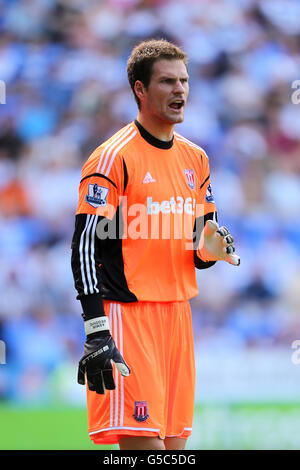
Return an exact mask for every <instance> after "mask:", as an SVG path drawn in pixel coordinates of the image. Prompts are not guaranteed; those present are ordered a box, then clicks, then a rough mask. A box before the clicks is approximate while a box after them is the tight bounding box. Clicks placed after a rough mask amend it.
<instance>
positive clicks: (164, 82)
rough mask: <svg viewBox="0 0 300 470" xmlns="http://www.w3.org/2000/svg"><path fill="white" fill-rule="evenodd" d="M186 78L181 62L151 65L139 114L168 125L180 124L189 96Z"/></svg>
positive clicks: (163, 61) (163, 60)
mask: <svg viewBox="0 0 300 470" xmlns="http://www.w3.org/2000/svg"><path fill="white" fill-rule="evenodd" d="M188 78H189V76H188V73H187V69H186V66H185V64H184V62H183V61H182V60H166V59H161V60H158V61H156V62H155V63H154V64H153V68H152V75H151V80H150V83H149V85H148V87H147V88H146V89H145V88H144V94H143V96H142V99H141V106H142V107H141V112H142V113H147V115H148V117H152V118H153V119H159V120H161V121H163V122H164V123H168V124H176V123H177V122H182V121H183V119H184V108H185V105H186V100H187V97H188V94H189V84H188Z"/></svg>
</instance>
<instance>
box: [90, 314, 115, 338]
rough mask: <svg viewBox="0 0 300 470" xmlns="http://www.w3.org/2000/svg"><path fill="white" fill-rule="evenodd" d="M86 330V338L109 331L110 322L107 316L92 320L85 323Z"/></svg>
mask: <svg viewBox="0 0 300 470" xmlns="http://www.w3.org/2000/svg"><path fill="white" fill-rule="evenodd" d="M84 329H85V334H86V336H88V335H91V334H92V333H98V332H99V331H105V330H106V331H107V330H108V331H109V321H108V318H107V317H106V316H103V317H97V318H92V319H90V320H86V321H85V322H84Z"/></svg>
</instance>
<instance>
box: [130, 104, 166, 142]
mask: <svg viewBox="0 0 300 470" xmlns="http://www.w3.org/2000/svg"><path fill="white" fill-rule="evenodd" d="M137 121H138V122H139V123H140V124H141V125H142V126H143V127H144V128H145V129H146V131H148V132H149V133H150V134H151V135H153V136H154V137H156V138H157V139H159V140H162V141H163V142H169V141H170V140H171V139H172V138H173V133H174V124H169V123H165V122H162V121H159V122H158V121H155V120H154V119H149V118H147V117H146V116H145V115H144V114H143V113H141V112H140V111H139V112H138V115H137Z"/></svg>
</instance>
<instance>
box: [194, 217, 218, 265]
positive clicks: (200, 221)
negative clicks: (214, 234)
mask: <svg viewBox="0 0 300 470" xmlns="http://www.w3.org/2000/svg"><path fill="white" fill-rule="evenodd" d="M207 220H215V221H216V222H217V221H218V215H217V212H209V213H208V214H206V215H205V216H204V217H198V218H197V219H196V221H195V227H194V233H195V238H194V248H195V249H194V263H195V267H196V268H197V269H207V268H210V267H211V266H213V265H214V264H216V261H203V260H202V259H201V258H199V256H198V255H197V247H198V244H199V241H200V236H201V233H202V230H203V229H204V226H205V224H206V221H207Z"/></svg>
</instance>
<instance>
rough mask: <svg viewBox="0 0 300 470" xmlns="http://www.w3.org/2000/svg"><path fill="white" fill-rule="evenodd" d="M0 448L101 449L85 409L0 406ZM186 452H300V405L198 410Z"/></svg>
mask: <svg viewBox="0 0 300 470" xmlns="http://www.w3.org/2000/svg"><path fill="white" fill-rule="evenodd" d="M0 422H1V427H0V449H1V450H85V449H90V450H101V449H117V448H118V447H117V446H107V447H105V446H96V445H94V444H93V443H92V441H91V440H90V438H89V436H88V433H87V417H86V410H85V409H78V408H68V407H65V408H57V407H55V408H47V409H40V408H35V409H32V408H21V407H16V406H13V405H5V404H2V405H0ZM187 449H194V450H197V449H199V450H200V449H220V450H221V449H225V450H226V449H241V450H244V449H249V450H254V449H261V450H263V449H265V450H268V449H290V450H292V449H293V450H294V449H300V403H285V404H280V403H277V404H276V403H274V404H269V403H268V404H265V403H258V404H257V403H256V404H251V403H240V404H238V403H237V404H234V403H233V404H223V405H222V404H216V405H206V406H199V405H198V406H196V408H195V417H194V425H193V434H192V437H191V438H190V439H189V440H188V444H187Z"/></svg>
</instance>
